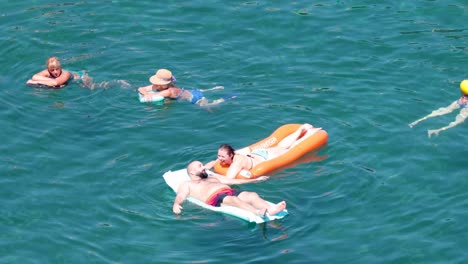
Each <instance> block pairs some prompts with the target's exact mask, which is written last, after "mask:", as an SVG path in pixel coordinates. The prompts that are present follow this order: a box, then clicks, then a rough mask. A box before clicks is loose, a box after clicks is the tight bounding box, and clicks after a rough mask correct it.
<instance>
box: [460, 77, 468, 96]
mask: <svg viewBox="0 0 468 264" xmlns="http://www.w3.org/2000/svg"><path fill="white" fill-rule="evenodd" d="M460 90H461V91H462V93H463V95H465V96H468V80H463V81H462V82H461V83H460Z"/></svg>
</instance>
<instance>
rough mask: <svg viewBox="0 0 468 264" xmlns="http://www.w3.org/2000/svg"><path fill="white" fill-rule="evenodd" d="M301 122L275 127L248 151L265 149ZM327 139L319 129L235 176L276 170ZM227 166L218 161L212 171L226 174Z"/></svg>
mask: <svg viewBox="0 0 468 264" xmlns="http://www.w3.org/2000/svg"><path fill="white" fill-rule="evenodd" d="M300 126H301V124H286V125H283V126H281V127H279V128H278V129H276V130H275V131H274V132H273V133H272V134H271V135H270V136H269V137H267V138H264V139H263V140H261V141H259V142H257V143H254V144H252V145H250V146H249V149H250V151H253V150H255V149H265V148H270V147H274V146H276V145H277V144H278V143H279V142H280V141H281V140H282V139H283V138H285V137H287V136H288V135H290V134H291V133H293V132H294V131H296V130H297V129H298V128H299V127H300ZM327 140H328V133H327V132H326V131H324V130H319V131H317V132H316V133H315V134H313V135H312V136H310V137H309V138H307V139H305V140H304V141H302V142H301V143H299V144H298V145H296V146H294V147H293V148H291V149H290V150H289V151H288V152H286V153H284V154H283V155H280V156H278V157H276V158H274V159H270V160H267V161H264V162H262V163H260V164H258V165H257V166H255V167H253V168H252V169H251V170H250V171H246V170H242V171H241V172H239V174H238V175H237V176H236V178H238V179H254V178H257V177H260V176H262V175H267V174H268V173H270V172H272V171H274V170H277V169H279V168H281V167H284V166H286V165H288V164H290V163H292V162H294V161H295V160H297V159H299V158H300V157H302V156H303V155H305V154H306V153H308V152H311V151H312V150H315V149H317V148H319V147H321V146H323V145H324V144H325V143H327ZM228 169H229V166H223V165H221V163H220V162H219V161H217V162H216V164H215V165H214V171H215V172H216V173H219V174H222V175H226V173H227V170H228Z"/></svg>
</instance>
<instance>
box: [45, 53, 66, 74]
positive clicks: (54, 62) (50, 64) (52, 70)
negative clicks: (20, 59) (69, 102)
mask: <svg viewBox="0 0 468 264" xmlns="http://www.w3.org/2000/svg"><path fill="white" fill-rule="evenodd" d="M46 67H47V70H48V71H49V74H50V76H51V77H52V78H57V77H59V76H60V74H62V65H61V64H60V60H59V59H58V58H57V57H50V58H48V59H47V61H46Z"/></svg>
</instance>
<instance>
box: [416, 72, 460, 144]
mask: <svg viewBox="0 0 468 264" xmlns="http://www.w3.org/2000/svg"><path fill="white" fill-rule="evenodd" d="M460 90H461V92H462V95H461V97H460V98H459V99H458V100H456V101H454V102H453V103H451V104H450V105H449V106H447V107H441V108H439V109H437V110H434V111H432V113H430V114H429V115H427V116H425V117H422V118H420V119H418V120H416V121H414V122H413V123H411V124H409V127H413V126H415V125H416V124H417V123H419V122H421V121H423V120H426V119H428V118H430V117H434V116H440V115H445V114H448V113H451V112H452V111H454V110H455V109H460V113H459V114H458V115H457V116H456V117H455V120H454V121H452V122H450V124H448V125H447V126H445V127H442V128H439V129H433V130H428V131H427V136H428V137H431V136H432V135H436V136H437V135H439V133H440V132H441V131H444V130H447V129H449V128H451V127H454V126H456V125H458V124H461V123H463V122H464V121H465V119H466V118H468V80H463V81H462V82H461V83H460Z"/></svg>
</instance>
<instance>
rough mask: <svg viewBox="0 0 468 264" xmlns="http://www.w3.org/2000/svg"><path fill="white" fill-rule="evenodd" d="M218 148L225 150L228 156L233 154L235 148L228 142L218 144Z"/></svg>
mask: <svg viewBox="0 0 468 264" xmlns="http://www.w3.org/2000/svg"><path fill="white" fill-rule="evenodd" d="M219 149H222V150H224V151H226V152H227V154H228V155H229V156H234V151H235V150H234V148H233V147H231V145H229V144H222V145H221V146H219Z"/></svg>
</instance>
